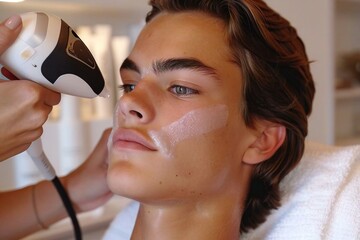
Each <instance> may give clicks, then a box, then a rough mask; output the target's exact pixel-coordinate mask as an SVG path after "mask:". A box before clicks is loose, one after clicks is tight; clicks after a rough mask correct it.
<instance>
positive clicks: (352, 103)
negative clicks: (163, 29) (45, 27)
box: [0, 0, 360, 239]
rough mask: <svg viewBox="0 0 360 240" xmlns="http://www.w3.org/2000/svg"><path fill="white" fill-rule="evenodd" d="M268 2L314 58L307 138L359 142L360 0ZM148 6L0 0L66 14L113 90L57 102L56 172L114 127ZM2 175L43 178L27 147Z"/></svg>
mask: <svg viewBox="0 0 360 240" xmlns="http://www.w3.org/2000/svg"><path fill="white" fill-rule="evenodd" d="M266 2H267V3H268V4H269V5H270V6H272V7H273V8H274V9H276V10H277V11H278V12H279V13H280V14H282V15H283V16H285V17H286V18H288V19H289V20H290V22H291V23H292V25H293V26H295V27H296V28H297V30H298V33H299V35H300V36H301V37H302V39H303V40H304V42H305V45H306V48H307V53H308V56H309V59H310V60H311V61H313V63H312V64H311V70H312V74H313V77H314V80H315V82H316V88H317V93H316V96H315V101H314V108H313V113H312V115H311V117H310V127H309V136H308V140H309V141H316V142H320V143H325V144H336V145H350V144H360V0H316V1H314V0H288V1H283V0H266ZM148 10H149V7H148V5H147V0H136V1H134V0H61V1H60V0H59V1H56V0H54V1H51V0H25V1H22V2H16V3H10V2H2V1H0V20H5V19H6V18H7V17H9V16H11V15H13V14H19V13H23V12H28V11H43V12H47V13H50V14H54V15H57V16H59V17H61V18H62V19H63V20H64V21H65V22H67V23H68V24H69V25H70V26H71V27H72V28H73V29H75V30H76V32H77V33H78V35H79V36H80V37H81V38H82V40H83V41H84V42H85V43H86V44H87V46H88V47H89V49H90V51H91V52H92V53H93V54H94V57H95V59H96V60H97V62H98V64H99V67H100V69H101V70H102V72H103V74H104V77H105V80H106V82H107V85H108V86H109V87H110V88H111V89H112V91H113V97H112V98H111V99H91V100H89V99H79V98H73V97H69V96H65V95H64V96H63V98H62V101H61V104H60V105H59V106H58V107H56V108H55V109H54V111H53V113H52V114H51V116H50V119H49V120H48V122H47V123H46V125H45V128H44V134H43V137H42V139H43V145H44V149H45V152H46V153H47V155H48V156H49V159H50V160H51V162H52V163H53V165H54V166H55V168H56V170H57V172H58V173H59V175H63V174H66V173H68V172H69V171H71V170H72V169H74V168H75V167H77V166H78V165H79V164H81V162H82V160H84V159H85V158H86V156H87V155H88V154H89V152H90V150H91V149H92V148H93V146H94V145H95V144H96V142H97V140H98V139H99V137H100V135H101V133H102V131H103V130H104V129H105V128H108V127H111V126H112V110H113V108H114V106H115V102H116V99H117V97H118V91H117V85H119V84H120V83H121V79H120V78H119V74H118V69H119V66H120V64H121V62H122V61H123V59H124V58H125V57H126V56H127V54H128V53H129V50H130V49H131V47H132V45H133V43H134V40H135V38H136V36H137V35H138V33H139V31H140V29H141V27H142V26H143V25H144V16H145V14H146V12H147V11H148ZM70 105H71V106H76V107H77V109H78V113H77V114H75V115H74V113H73V112H67V109H68V108H67V107H66V106H70ZM0 176H1V181H0V190H6V189H12V188H19V187H23V186H26V185H28V184H30V183H33V182H36V181H39V180H41V179H42V177H41V176H40V175H39V174H38V171H37V169H36V168H35V167H34V166H33V165H32V161H30V160H29V159H28V156H27V155H26V153H24V154H20V155H18V156H16V157H14V158H13V159H12V161H6V162H4V163H1V164H0ZM126 203H127V201H126V200H124V199H120V200H119V199H117V200H116V201H114V203H111V204H113V205H111V204H110V205H111V207H110V208H109V207H108V209H120V208H121V207H122V206H124V204H126ZM115 213H116V211H115V210H111V211H110V210H106V208H103V209H101V210H98V211H97V213H95V215H87V216H85V217H84V218H83V219H81V223H82V224H83V225H86V224H87V226H88V227H86V229H87V230H86V232H87V234H88V235H87V238H86V239H91V238H93V239H100V237H99V236H101V234H102V233H103V231H104V229H105V228H106V226H107V224H108V223H109V221H110V220H111V218H112V217H113V216H114V214H115ZM91 216H96V217H95V218H92V217H91ZM99 216H100V217H99ZM84 219H85V220H84ZM86 219H87V220H86ZM88 219H90V220H88ZM94 219H96V220H94ZM41 234H42V235H41ZM41 234H40V235H39V234H37V235H35V236H33V237H32V238H31V237H30V238H29V239H42V238H43V239H67V237H68V236H71V227H70V225H69V224H68V223H66V221H64V223H63V224H58V225H56V226H55V227H52V228H51V229H50V230H49V231H46V232H45V231H44V232H43V233H41Z"/></svg>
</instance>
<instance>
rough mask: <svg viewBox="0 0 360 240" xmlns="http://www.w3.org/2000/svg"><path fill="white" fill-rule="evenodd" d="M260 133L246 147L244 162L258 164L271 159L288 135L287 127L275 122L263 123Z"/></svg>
mask: <svg viewBox="0 0 360 240" xmlns="http://www.w3.org/2000/svg"><path fill="white" fill-rule="evenodd" d="M261 125H262V126H261V127H259V128H258V129H261V131H260V132H259V133H260V134H259V135H258V137H257V138H256V140H255V141H254V142H253V143H252V144H251V145H250V146H249V147H248V148H247V149H246V151H245V153H244V156H243V162H245V163H248V164H258V163H260V162H262V161H265V160H267V159H269V158H270V157H271V156H272V155H274V153H275V152H276V151H277V150H278V149H279V148H280V147H281V145H282V144H283V142H284V140H285V137H286V128H285V127H284V126H282V125H279V124H274V123H269V122H267V123H261Z"/></svg>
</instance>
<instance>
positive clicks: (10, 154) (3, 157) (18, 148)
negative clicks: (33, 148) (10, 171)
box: [0, 143, 31, 162]
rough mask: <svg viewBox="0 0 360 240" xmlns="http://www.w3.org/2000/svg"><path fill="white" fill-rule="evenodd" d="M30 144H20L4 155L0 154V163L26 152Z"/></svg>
mask: <svg viewBox="0 0 360 240" xmlns="http://www.w3.org/2000/svg"><path fill="white" fill-rule="evenodd" d="M30 144H31V143H28V144H22V145H19V146H16V147H14V148H12V149H10V150H8V151H6V152H5V153H0V162H1V161H4V160H6V159H9V158H11V157H13V156H15V155H17V154H20V153H22V152H24V151H26V150H27V149H28V148H29V147H30Z"/></svg>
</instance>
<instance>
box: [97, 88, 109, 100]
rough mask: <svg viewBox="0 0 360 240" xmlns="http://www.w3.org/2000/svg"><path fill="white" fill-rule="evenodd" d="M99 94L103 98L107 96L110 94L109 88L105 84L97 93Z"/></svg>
mask: <svg viewBox="0 0 360 240" xmlns="http://www.w3.org/2000/svg"><path fill="white" fill-rule="evenodd" d="M99 96H100V97H103V98H109V97H110V96H111V94H110V91H109V89H107V88H106V86H105V87H104V89H103V90H102V91H101V93H100V94H99Z"/></svg>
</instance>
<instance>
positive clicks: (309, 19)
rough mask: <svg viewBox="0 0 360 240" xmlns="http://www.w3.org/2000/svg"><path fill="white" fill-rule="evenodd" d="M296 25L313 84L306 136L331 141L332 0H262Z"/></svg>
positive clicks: (332, 98) (332, 74) (332, 77)
mask: <svg viewBox="0 0 360 240" xmlns="http://www.w3.org/2000/svg"><path fill="white" fill-rule="evenodd" d="M265 1H266V2H267V3H268V4H269V6H271V7H272V8H274V9H275V10H277V11H278V12H279V13H280V14H282V15H283V16H284V17H285V18H287V19H288V20H289V21H290V22H291V23H292V25H293V26H294V27H295V28H297V30H298V33H299V35H300V37H301V38H302V39H303V41H304V42H305V45H306V49H307V53H308V56H309V59H310V60H313V61H315V62H314V63H312V64H311V71H312V74H313V78H314V80H315V84H316V91H317V92H316V95H315V100H314V108H313V113H312V115H311V117H310V126H309V137H308V139H310V140H314V141H318V142H322V143H328V144H332V143H334V75H335V67H334V64H335V62H334V59H335V57H334V0H287V1H284V0H265Z"/></svg>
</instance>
